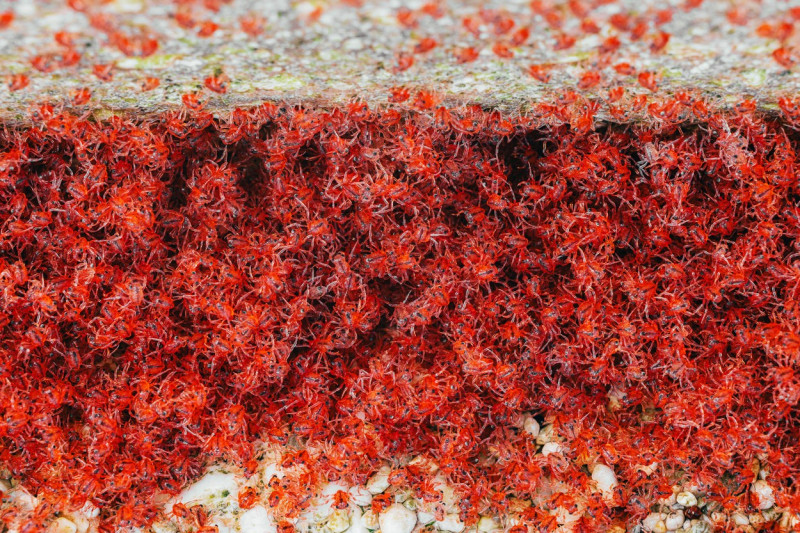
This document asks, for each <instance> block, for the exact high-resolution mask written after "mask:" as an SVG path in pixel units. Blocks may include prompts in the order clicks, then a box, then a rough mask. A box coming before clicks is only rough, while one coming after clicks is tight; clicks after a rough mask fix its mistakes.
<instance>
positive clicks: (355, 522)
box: [347, 507, 378, 533]
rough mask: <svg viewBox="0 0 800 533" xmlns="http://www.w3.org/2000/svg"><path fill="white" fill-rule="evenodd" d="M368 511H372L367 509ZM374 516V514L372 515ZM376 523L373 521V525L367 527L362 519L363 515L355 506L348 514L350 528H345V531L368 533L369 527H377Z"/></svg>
mask: <svg viewBox="0 0 800 533" xmlns="http://www.w3.org/2000/svg"><path fill="white" fill-rule="evenodd" d="M369 512H370V513H371V512H372V511H369ZM372 517H373V518H374V517H375V515H372ZM377 528H378V524H377V523H375V524H373V526H372V527H371V528H370V527H367V523H366V521H365V520H364V515H362V514H361V509H359V508H358V507H356V508H355V509H353V514H352V515H351V516H350V529H348V530H347V533H369V531H370V529H377Z"/></svg>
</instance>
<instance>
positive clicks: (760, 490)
mask: <svg viewBox="0 0 800 533" xmlns="http://www.w3.org/2000/svg"><path fill="white" fill-rule="evenodd" d="M750 492H751V493H752V494H753V495H754V496H756V507H757V508H758V509H761V510H762V511H763V510H765V509H769V508H770V507H772V506H773V505H775V493H774V491H773V490H772V487H771V486H770V484H769V483H767V482H766V481H764V480H763V479H759V480H758V481H756V482H755V483H753V486H752V487H750Z"/></svg>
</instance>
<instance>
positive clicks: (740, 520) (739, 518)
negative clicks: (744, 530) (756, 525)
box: [731, 511, 750, 526]
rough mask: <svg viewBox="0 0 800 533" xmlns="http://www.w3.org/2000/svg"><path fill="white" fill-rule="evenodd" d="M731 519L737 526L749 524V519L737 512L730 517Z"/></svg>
mask: <svg viewBox="0 0 800 533" xmlns="http://www.w3.org/2000/svg"><path fill="white" fill-rule="evenodd" d="M731 519H733V523H734V524H736V525H739V526H746V525H748V524H749V523H750V519H749V518H747V515H746V514H744V513H740V512H738V511H737V512H735V513H733V514H732V515H731Z"/></svg>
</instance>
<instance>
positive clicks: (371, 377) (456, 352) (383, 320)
mask: <svg viewBox="0 0 800 533" xmlns="http://www.w3.org/2000/svg"><path fill="white" fill-rule="evenodd" d="M406 96H408V97H409V98H408V102H411V105H407V104H397V105H393V106H387V107H384V108H381V109H370V108H369V107H368V106H366V105H364V104H363V103H359V102H353V103H351V104H350V105H348V106H345V107H341V108H334V109H329V110H319V109H317V110H312V109H307V108H303V107H300V106H294V107H280V106H275V105H273V104H269V103H265V104H262V105H260V106H257V107H253V108H250V109H236V110H234V111H233V112H231V113H230V114H228V115H225V116H222V115H213V114H212V113H210V112H208V111H206V110H205V109H204V107H203V101H202V99H200V98H198V97H197V95H187V96H186V97H185V98H184V104H185V105H184V108H183V109H181V110H180V111H174V112H169V113H166V114H162V115H157V116H150V117H140V118H135V119H134V118H121V117H111V118H109V119H107V120H104V121H96V120H93V119H90V118H87V117H85V116H77V115H74V114H71V113H70V112H66V111H61V110H59V109H57V108H54V107H53V106H50V105H43V106H40V107H38V108H36V109H35V111H33V114H32V116H31V119H32V121H33V122H32V125H31V126H29V127H17V128H14V127H8V128H6V129H5V130H4V131H3V132H2V133H0V290H2V298H0V339H2V342H0V406H1V410H2V412H3V417H2V420H0V461H2V463H3V464H5V465H6V466H7V467H8V468H9V469H10V470H11V472H12V473H13V475H14V476H15V477H17V478H19V479H21V480H22V481H23V482H24V483H25V484H26V486H27V487H28V488H29V489H30V490H31V491H32V492H34V493H36V494H37V495H38V496H39V498H40V499H41V502H42V503H41V504H39V506H38V507H37V508H36V511H35V512H34V513H33V515H32V516H31V517H29V519H27V523H28V524H29V526H28V527H30V530H31V531H32V530H35V528H36V527H39V526H46V524H47V523H48V521H49V520H51V519H52V517H53V513H54V510H56V509H58V508H65V507H80V506H82V505H83V504H85V503H86V502H91V503H93V504H94V505H96V506H98V507H100V508H101V510H102V513H103V515H102V516H103V518H104V520H105V521H106V523H107V524H109V525H111V524H116V525H135V524H143V523H147V522H149V521H150V520H152V519H153V517H154V507H153V504H152V498H153V494H157V493H175V492H176V491H178V490H179V489H180V488H181V487H182V486H184V485H185V484H186V483H187V482H188V481H189V480H191V479H192V478H193V477H194V476H196V475H197V474H198V473H199V472H200V470H201V468H202V466H203V465H204V464H205V463H207V462H209V461H212V460H214V459H215V458H220V457H224V458H226V459H228V460H231V461H234V462H237V463H238V464H240V465H241V466H242V467H243V468H244V469H245V471H248V470H249V471H252V470H253V469H254V468H255V464H256V463H255V457H254V453H255V449H254V443H255V442H256V441H257V440H258V439H262V440H267V441H275V442H278V443H281V442H285V441H286V439H287V438H288V437H289V436H290V435H291V436H292V438H293V439H299V441H298V442H302V443H304V444H305V445H307V446H308V447H309V449H314V450H317V451H316V452H315V453H313V454H309V453H301V452H298V453H296V454H290V456H288V457H287V458H285V461H286V462H287V464H288V465H289V466H292V465H294V464H297V463H298V462H299V463H302V465H303V466H304V469H303V472H304V474H303V475H304V477H303V478H302V479H301V480H299V481H298V482H297V483H296V484H294V485H291V486H286V487H281V488H280V490H277V489H275V490H273V491H272V493H271V495H270V498H269V502H267V503H268V505H269V506H270V507H272V508H273V509H275V510H276V512H279V513H282V515H283V516H285V517H287V518H289V519H290V518H291V517H292V516H296V514H297V513H298V512H300V511H302V509H303V508H304V506H305V505H307V501H308V499H309V493H310V492H311V490H312V488H313V487H314V486H316V485H317V484H319V483H321V482H323V481H331V480H337V479H343V480H355V481H356V482H363V481H364V480H366V479H367V478H368V477H369V476H370V475H372V474H373V473H374V471H375V469H376V468H377V466H378V465H379V464H382V463H383V462H385V461H390V462H391V461H392V460H393V459H394V458H397V457H400V456H404V455H422V456H423V457H429V458H430V459H431V460H432V461H435V462H436V463H437V464H438V465H439V467H440V473H441V474H442V475H444V476H446V477H447V479H448V480H449V482H451V483H452V484H453V486H454V487H456V489H457V490H458V491H459V493H460V494H461V496H462V500H461V519H462V520H464V521H465V522H466V523H467V524H469V523H474V521H475V520H476V517H477V516H478V513H480V512H484V511H486V510H487V509H489V510H491V511H492V512H496V513H501V512H502V511H503V509H504V508H505V507H506V506H508V505H509V501H510V498H512V497H514V498H523V499H524V498H528V497H530V495H532V494H533V493H535V492H536V491H537V489H539V488H541V487H540V485H541V483H542V482H543V480H545V479H547V480H552V479H556V480H559V482H560V483H562V484H563V486H567V487H571V489H572V491H573V492H570V491H566V492H565V491H556V492H552V493H551V495H550V496H549V498H550V500H551V501H549V502H548V501H545V502H544V504H543V505H542V506H539V507H531V508H530V510H529V514H530V516H529V517H528V519H529V520H531V523H539V524H542V527H545V526H546V525H547V524H548V523H551V521H552V517H551V516H550V515H549V514H548V513H547V512H546V509H547V507H548V506H549V505H552V506H556V505H558V506H567V507H569V506H570V505H571V504H570V502H569V500H570V498H572V497H574V496H572V494H586V493H587V487H588V485H589V484H590V483H591V480H592V477H591V474H590V471H589V467H590V466H591V465H593V464H596V463H604V464H608V465H611V466H612V467H613V469H614V471H615V472H616V476H617V477H618V479H619V484H618V486H617V487H616V488H615V490H614V491H613V493H611V494H600V493H593V494H590V496H589V497H590V498H591V499H590V502H589V504H587V505H585V506H584V507H582V508H583V509H586V512H585V513H584V514H583V516H582V517H581V519H580V521H579V523H578V526H576V527H584V528H587V529H592V528H594V529H598V528H599V529H602V528H604V527H605V525H607V524H609V523H611V522H612V521H615V520H620V519H623V520H629V521H636V520H639V519H641V518H642V517H643V516H645V515H647V514H648V512H649V507H648V506H649V503H650V502H651V501H652V499H653V498H657V497H659V496H662V495H668V494H671V493H672V489H671V487H672V486H673V485H675V484H676V483H688V482H691V483H693V484H694V485H695V486H697V487H699V488H700V489H701V490H702V491H703V492H704V493H706V494H708V499H709V500H710V501H716V502H718V503H719V505H721V506H722V507H723V508H726V509H727V508H734V507H737V506H741V507H747V506H755V507H757V506H758V505H759V502H758V501H755V500H757V498H755V499H754V497H753V493H752V492H751V491H749V490H748V489H747V487H748V486H749V485H750V484H751V483H752V482H753V481H754V480H755V479H756V476H757V475H758V472H759V470H761V471H764V472H766V475H767V478H768V479H769V481H770V483H772V484H773V486H774V488H775V499H776V502H777V503H778V505H781V506H783V507H786V508H789V509H793V510H795V511H799V510H800V500H799V499H798V493H797V487H796V484H795V481H794V480H795V479H796V476H797V475H798V468H799V467H798V465H800V457H798V449H797V442H798V438H799V437H800V424H798V402H799V401H800V368H799V365H800V356H799V355H798V354H800V332H799V331H798V324H800V309H799V308H798V291H800V255H798V252H799V251H800V250H798V233H799V232H800V196H798V172H797V161H798V155H797V148H798V143H799V142H800V137H798V133H797V131H796V129H795V128H794V127H793V126H792V124H795V123H796V119H797V115H798V114H797V112H796V109H797V108H796V106H795V103H794V102H792V101H790V100H782V102H781V104H782V108H783V115H782V116H777V115H776V116H766V115H763V114H760V113H757V112H756V111H754V108H753V106H752V105H751V103H749V102H747V101H743V102H742V103H741V104H740V105H739V106H738V107H737V108H736V109H732V110H727V111H725V112H720V111H719V110H715V109H709V108H708V106H706V105H705V104H704V103H703V101H702V100H700V99H697V98H695V97H692V96H691V95H689V94H682V95H678V96H677V97H676V98H674V99H671V100H666V101H665V100H659V101H654V102H652V103H651V104H650V106H651V107H650V111H651V115H652V117H650V118H648V119H647V120H642V121H639V122H636V123H628V124H626V125H619V124H611V123H595V122H593V119H592V115H593V113H594V112H595V111H596V110H597V106H598V104H596V103H593V102H589V101H587V100H585V99H583V98H582V97H580V96H578V95H576V94H574V93H569V92H566V93H564V95H563V97H562V98H561V99H560V101H559V103H558V105H545V104H540V105H537V106H536V107H535V108H534V109H533V110H532V111H531V112H530V113H529V114H526V115H524V116H521V115H513V116H511V115H509V116H503V115H501V114H500V113H497V112H487V111H484V110H482V109H480V108H479V107H476V106H473V107H450V108H448V107H444V106H438V105H437V104H436V102H435V97H434V96H433V95H430V94H427V93H424V92H421V93H413V94H410V95H407V94H403V93H402V91H397V92H395V94H394V95H393V98H394V99H395V100H403V99H405V98H406ZM631 105H635V104H631ZM653 106H656V107H653ZM527 413H533V415H534V416H535V417H536V418H537V419H538V420H539V421H541V422H544V421H547V422H548V423H549V424H552V427H553V430H554V431H556V432H557V433H558V435H559V436H560V443H559V449H558V450H557V452H558V453H550V454H547V455H542V454H538V455H535V442H532V441H531V440H530V438H528V437H527V436H526V435H525V434H524V433H523V432H521V431H518V430H517V429H514V427H515V421H518V420H519V418H520V417H521V416H523V415H525V414H527ZM754 464H755V467H754ZM394 475H396V476H399V477H398V478H396V479H397V480H398V481H397V482H398V483H400V482H402V483H404V484H407V485H408V486H409V487H411V488H412V490H413V491H415V493H416V494H417V495H418V497H420V498H423V499H425V501H432V502H435V501H436V499H437V494H436V491H435V490H433V489H432V488H431V482H430V479H429V476H428V474H427V473H426V471H425V469H412V468H405V469H402V471H398V472H397V473H395V474H394ZM439 496H440V495H439ZM6 513H13V511H11V510H8V511H6ZM11 518H13V517H11V516H10V515H9V514H6V515H5V516H4V519H11ZM631 523H633V522H631Z"/></svg>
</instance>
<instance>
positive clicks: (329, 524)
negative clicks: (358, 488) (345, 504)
mask: <svg viewBox="0 0 800 533" xmlns="http://www.w3.org/2000/svg"><path fill="white" fill-rule="evenodd" d="M325 527H326V528H327V529H328V531H330V532H331V533H342V532H344V531H347V529H348V528H349V527H350V514H349V513H348V512H347V511H346V510H345V509H337V510H335V511H334V512H332V513H331V515H330V516H329V517H328V520H327V521H326V522H325Z"/></svg>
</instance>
